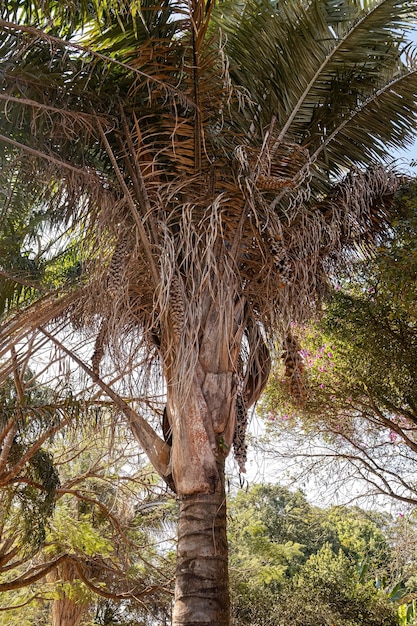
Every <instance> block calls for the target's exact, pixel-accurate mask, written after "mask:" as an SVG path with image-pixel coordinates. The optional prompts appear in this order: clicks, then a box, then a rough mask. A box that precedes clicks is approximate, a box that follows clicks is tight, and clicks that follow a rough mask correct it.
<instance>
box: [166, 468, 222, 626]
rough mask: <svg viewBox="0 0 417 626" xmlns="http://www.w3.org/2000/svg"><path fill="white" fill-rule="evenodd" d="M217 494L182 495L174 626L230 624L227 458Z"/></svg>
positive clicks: (219, 469)
mask: <svg viewBox="0 0 417 626" xmlns="http://www.w3.org/2000/svg"><path fill="white" fill-rule="evenodd" d="M218 471H219V476H220V480H219V481H218V483H217V485H216V489H215V491H214V493H199V494H192V495H187V496H182V497H181V498H180V513H179V522H178V548H177V570H176V586H175V605H174V612H173V620H172V625H173V626H203V625H206V626H208V625H209V624H210V626H214V625H215V626H229V624H230V610H229V607H230V602H229V577H228V550H227V537H226V498H225V489H224V460H219V463H218Z"/></svg>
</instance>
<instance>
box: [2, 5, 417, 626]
mask: <svg viewBox="0 0 417 626" xmlns="http://www.w3.org/2000/svg"><path fill="white" fill-rule="evenodd" d="M0 18H1V19H0V41H1V49H2V60H1V62H0V72H1V81H2V87H1V92H0V100H1V101H2V107H3V109H2V114H3V115H2V134H1V135H0V141H1V143H2V150H3V151H2V155H1V160H2V168H3V172H6V175H4V176H3V181H2V182H3V186H4V187H7V185H8V182H9V180H10V179H11V180H12V181H13V183H14V184H15V185H16V184H17V185H18V187H19V188H23V189H24V187H25V186H26V185H29V187H30V185H33V181H34V180H35V181H36V186H37V187H38V188H39V190H41V191H40V192H39V193H40V194H41V197H42V203H43V205H44V206H48V208H49V210H50V211H51V212H52V213H53V214H54V215H55V216H56V219H57V221H59V220H60V221H61V223H66V224H68V225H70V226H71V228H72V230H73V233H74V236H75V237H76V238H78V239H77V240H78V241H79V249H80V250H81V252H80V265H79V267H80V268H81V272H80V276H79V280H78V284H77V287H74V283H73V282H68V281H66V282H65V283H63V284H62V285H61V288H60V289H55V290H54V291H53V292H52V291H51V292H50V293H49V294H48V293H47V294H44V295H43V296H42V298H41V300H40V302H39V303H38V304H37V305H36V306H33V305H32V307H27V308H25V309H24V310H23V312H20V311H17V313H16V314H15V316H11V315H9V317H8V318H7V319H6V321H5V323H4V325H3V328H2V329H1V332H0V355H3V354H4V355H6V354H7V350H8V349H9V348H10V345H11V344H13V343H17V342H18V341H20V340H21V339H22V337H25V336H26V335H27V334H28V333H29V332H33V331H34V330H36V329H40V332H41V333H44V336H47V337H48V338H49V339H50V340H51V341H52V342H55V344H56V345H59V347H60V349H61V350H63V351H64V352H67V353H70V354H72V356H73V358H74V359H75V360H76V363H77V364H78V365H79V366H80V367H81V368H82V369H84V371H85V372H87V373H88V374H89V375H90V376H91V378H92V379H93V381H94V383H95V385H98V386H99V387H100V388H101V389H102V390H104V391H105V392H106V393H107V394H108V395H109V396H110V397H111V398H112V399H113V400H114V402H115V403H116V404H117V405H118V407H119V408H121V409H122V410H123V411H124V412H125V414H126V416H127V419H128V422H129V424H130V425H131V427H132V430H133V432H134V434H135V437H136V438H137V440H138V442H139V443H140V445H141V446H142V447H143V449H144V450H145V451H146V453H147V454H148V456H149V459H150V461H151V462H152V464H153V465H154V467H155V469H156V470H157V471H158V472H159V474H160V475H161V476H162V477H163V478H164V479H165V481H166V482H167V483H168V484H169V485H170V486H171V487H172V488H173V489H174V490H175V492H176V493H177V495H178V498H179V501H180V517H179V530H178V537H179V542H178V565H177V578H176V601H175V608H174V615H173V623H174V624H175V625H177V626H178V625H180V624H219V625H226V624H228V623H229V606H228V582H227V541H226V509H225V492H224V462H225V458H226V457H227V455H228V453H229V451H230V450H231V448H232V447H234V453H235V457H236V459H237V462H238V464H239V466H240V468H241V470H242V471H243V470H244V463H245V456H246V446H245V442H244V435H245V428H246V420H247V410H248V408H249V407H250V406H252V405H253V404H254V403H255V402H256V400H257V399H258V397H259V395H260V393H261V391H262V389H263V388H264V385H265V383H266V380H267V378H268V373H269V368H270V359H271V354H272V348H273V342H274V341H275V339H276V338H279V337H281V338H284V339H285V338H286V337H287V336H288V333H289V328H290V323H291V322H292V321H300V320H302V319H304V318H305V317H306V316H308V315H309V314H310V313H311V311H312V310H314V309H315V307H316V306H317V303H318V301H319V300H320V295H321V294H322V293H323V291H324V290H325V287H326V282H327V277H328V274H329V271H331V270H332V269H333V267H334V266H335V264H336V262H337V261H338V260H343V259H345V260H348V258H349V257H348V256H346V254H345V251H346V250H347V249H349V247H350V248H351V247H352V246H353V245H361V246H362V247H366V246H368V245H371V244H372V242H373V241H374V240H375V238H376V237H377V235H378V233H379V232H380V231H381V230H382V229H384V227H385V226H386V224H387V222H388V218H389V208H390V203H391V200H392V196H393V194H394V193H395V191H396V190H397V189H398V187H399V185H400V184H401V178H400V177H399V176H397V175H396V174H395V173H393V172H392V171H390V170H389V169H387V168H386V167H385V166H384V159H386V158H387V157H388V156H389V150H390V149H391V148H393V147H394V148H395V147H400V146H403V145H404V144H405V143H406V142H407V141H410V139H411V137H412V135H413V127H414V125H415V121H416V114H417V104H416V94H417V75H416V70H415V67H416V66H415V59H414V57H413V54H412V51H411V50H410V49H409V47H407V44H406V35H407V32H408V31H409V29H410V28H411V26H412V24H413V19H414V18H415V3H414V1H413V0H367V1H366V2H360V1H359V0H337V1H336V0H310V1H309V0H282V1H280V2H273V1H271V0H249V1H248V2H246V3H240V2H238V1H237V0H236V1H234V2H232V1H227V2H222V3H219V4H218V6H215V3H214V2H212V1H210V0H189V1H188V2H178V3H176V2H173V1H171V0H165V1H164V2H161V3H159V4H155V3H153V2H150V0H144V1H143V2H140V3H139V2H138V1H135V0H131V1H130V2H128V1H126V0H106V1H105V2H98V1H94V2H87V1H86V0H71V2H60V1H58V2H57V1H56V0H54V2H49V1H48V0H32V1H30V0H20V1H15V2H9V3H7V5H6V6H5V7H3V8H2V9H1V12H0ZM7 171H12V172H13V176H11V177H8V176H7ZM5 179H6V180H5ZM64 314H65V316H64V317H62V316H63V315H64ZM60 315H61V319H64V321H66V323H67V324H71V323H72V324H74V325H75V326H76V327H77V328H80V327H81V328H83V330H84V333H85V332H87V331H88V330H89V331H90V332H91V334H92V335H95V336H96V340H95V346H94V350H92V352H93V354H92V363H91V367H90V366H88V365H87V364H86V363H85V362H84V361H83V360H82V359H81V358H80V356H77V355H76V354H75V350H74V346H73V343H68V344H66V345H64V344H65V341H64V340H63V339H62V334H61V335H56V334H55V335H54V333H53V332H52V331H51V328H49V330H47V329H46V328H45V324H46V323H47V322H48V320H49V321H50V320H53V319H56V318H57V317H59V316H60ZM291 345H296V342H294V341H291V340H288V341H287V347H288V346H291ZM105 353H107V358H106V359H104V360H103V356H104V354H105ZM79 354H83V355H84V354H85V350H84V352H82V353H79ZM109 356H112V357H113V359H114V362H115V363H116V365H117V367H118V368H119V369H120V371H121V374H122V373H123V372H126V371H128V370H129V369H130V370H131V371H132V370H133V369H134V367H133V365H132V364H134V363H138V362H140V363H141V364H142V365H144V364H146V369H145V370H143V369H142V370H141V371H145V372H146V374H144V375H142V376H141V377H140V376H139V373H138V370H136V371H135V372H134V376H135V379H134V380H135V384H137V385H138V384H139V383H140V382H141V381H142V382H143V387H142V388H141V390H140V391H138V389H137V388H136V389H135V390H134V392H133V391H132V392H131V394H132V396H133V395H135V397H136V398H137V397H138V396H140V394H142V397H145V400H146V402H145V403H144V404H143V406H145V405H146V407H148V408H147V409H146V410H147V411H148V414H149V406H151V408H152V407H153V406H154V405H153V404H152V402H151V399H150V398H149V394H148V395H147V389H146V385H145V383H147V382H149V376H148V374H149V373H152V372H153V373H155V372H157V371H159V372H160V373H161V374H162V377H161V378H160V380H161V381H162V382H161V383H160V386H159V388H160V389H161V387H163V388H164V390H165V396H166V400H165V409H164V411H163V419H162V422H163V426H164V429H163V430H164V434H165V441H164V439H163V438H162V437H161V436H159V435H158V434H157V432H156V431H155V429H154V428H153V427H152V422H151V421H149V420H147V419H146V415H145V413H144V412H141V411H140V404H139V403H138V402H136V404H135V403H134V402H133V400H132V398H131V400H130V401H129V402H126V400H125V399H124V398H122V395H123V393H122V392H121V387H120V385H119V387H112V386H111V385H109V384H108V382H106V380H108V379H106V380H104V379H105V378H106V377H105V372H104V371H103V366H104V365H105V364H106V363H107V362H108V360H109ZM102 362H103V364H102ZM6 369H7V368H6ZM121 374H120V375H121ZM138 376H139V378H138ZM149 389H150V388H149V387H148V390H149ZM117 390H118V391H119V392H120V393H117ZM150 391H152V389H150Z"/></svg>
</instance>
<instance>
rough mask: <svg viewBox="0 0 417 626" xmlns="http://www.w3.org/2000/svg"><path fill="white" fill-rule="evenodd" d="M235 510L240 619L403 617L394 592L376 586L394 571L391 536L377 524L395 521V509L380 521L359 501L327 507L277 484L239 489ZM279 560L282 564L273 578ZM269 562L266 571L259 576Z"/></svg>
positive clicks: (321, 621) (317, 623) (340, 623)
mask: <svg viewBox="0 0 417 626" xmlns="http://www.w3.org/2000/svg"><path fill="white" fill-rule="evenodd" d="M274 512H275V515H274ZM230 515H231V521H230V526H231V531H230V552H231V562H232V564H233V565H234V566H235V567H237V571H235V569H234V568H233V567H232V568H231V573H232V579H231V582H232V601H233V615H234V622H233V623H235V624H236V625H239V626H243V625H245V624H248V625H249V624H250V625H252V624H253V625H256V626H258V625H259V626H264V625H265V624H268V625H271V626H281V625H282V624H284V623H285V624H295V625H299V626H327V625H328V624H334V625H335V626H369V625H372V626H382V625H384V626H395V625H396V624H398V621H397V617H396V609H395V606H394V604H393V600H394V598H391V599H390V598H389V597H388V595H387V594H386V593H385V592H384V591H382V590H379V589H378V588H377V585H376V581H377V580H379V578H378V576H380V575H381V572H382V569H383V570H384V572H385V573H386V574H387V575H389V566H390V563H391V561H392V559H393V557H392V553H391V550H390V548H389V546H388V539H387V537H386V536H385V534H384V533H383V530H382V528H381V527H379V526H378V524H377V523H375V522H376V521H378V523H379V524H383V525H384V527H388V526H387V524H388V521H389V519H388V518H387V516H383V517H382V518H381V517H379V516H378V515H376V516H375V521H373V520H372V516H370V515H369V514H368V513H366V512H364V511H362V510H361V509H359V508H352V509H349V508H346V507H332V508H330V509H328V510H325V509H319V508H318V507H313V506H311V505H310V504H308V502H307V500H306V499H305V497H304V496H303V494H302V493H301V492H295V493H291V492H290V491H288V490H287V489H285V488H281V487H279V486H277V485H255V486H254V487H252V488H251V489H250V490H249V491H248V492H247V493H243V492H240V493H238V494H237V495H236V496H235V497H234V498H232V499H231V502H230ZM297 522H299V524H297ZM349 528H351V533H349ZM288 535H291V536H293V537H294V536H298V538H299V540H302V541H303V545H300V544H296V543H291V542H287V543H284V542H282V540H283V539H284V541H285V538H286V537H287V536H288ZM272 537H275V540H274V539H273V538H272ZM278 537H279V538H280V539H279V540H278ZM329 539H330V541H331V542H329ZM281 542H282V543H281ZM289 548H290V549H289ZM274 560H275V564H276V565H277V566H281V571H280V572H278V571H276V576H275V578H274V579H268V577H267V575H268V573H269V571H270V568H271V565H273V564H274ZM365 561H366V567H365ZM262 566H264V567H265V575H264V576H262V575H259V569H260V568H262ZM283 566H285V567H283Z"/></svg>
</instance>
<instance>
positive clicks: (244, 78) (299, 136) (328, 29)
mask: <svg viewBox="0 0 417 626" xmlns="http://www.w3.org/2000/svg"><path fill="white" fill-rule="evenodd" d="M291 15H293V17H292V18H291ZM415 18H416V8H415V4H414V3H413V2H409V1H404V2H397V1H396V0H375V1H374V2H369V3H367V5H366V7H363V6H362V3H359V2H350V1H345V2H343V3H340V2H311V3H305V2H302V1H299V2H296V1H292V2H285V3H277V4H276V5H270V4H269V2H263V1H261V2H256V3H249V4H247V5H245V9H244V10H243V11H242V14H241V15H239V16H238V17H235V18H234V19H233V20H232V21H231V23H230V22H229V25H228V24H227V19H223V20H222V19H219V23H220V24H221V23H222V21H226V27H227V28H228V31H229V35H228V36H229V42H228V52H229V54H230V57H231V73H232V77H233V79H234V80H235V81H237V82H238V83H239V84H241V85H243V86H245V88H246V89H248V91H249V92H250V93H251V95H252V97H254V105H253V122H254V123H255V124H257V125H259V126H258V128H259V131H258V132H261V129H262V128H265V127H266V126H267V125H269V123H270V121H271V116H272V115H274V116H275V117H276V119H277V126H278V129H279V130H278V132H277V141H283V140H285V139H286V140H290V141H295V142H296V143H299V144H302V145H305V146H306V147H307V148H308V150H309V151H310V153H312V154H314V158H315V159H316V160H318V167H319V169H320V170H323V171H330V172H335V173H337V172H340V168H343V167H349V166H351V165H352V164H354V163H356V164H360V163H365V162H368V161H369V158H370V156H371V157H375V156H383V155H386V154H387V152H388V151H389V149H390V148H391V147H395V148H398V147H399V146H400V145H403V142H404V140H405V139H406V137H407V135H408V136H409V135H410V129H412V128H413V126H414V125H415V118H416V109H415V97H414V95H415V90H416V84H417V80H416V75H415V72H414V65H411V66H410V65H408V64H407V62H409V61H410V56H409V57H408V58H407V57H406V56H405V54H404V52H405V50H406V48H407V44H406V41H405V37H406V33H407V32H408V31H409V30H410V29H411V28H412V27H413V24H415ZM248 41H251V42H253V47H252V45H251V46H250V47H248V46H247V42H248ZM257 49H261V50H262V55H261V56H258V55H257V54H256V50H257ZM403 98H405V99H404V100H402V99H403ZM380 99H381V100H384V103H383V105H382V103H381V106H382V111H381V112H382V115H375V109H374V110H373V111H372V113H370V109H371V108H372V106H371V103H373V102H374V103H375V107H377V106H378V103H379V100H380ZM400 100H402V102H403V106H400V105H399V101H400ZM362 110H364V113H363V122H362V119H361V113H362ZM352 112H355V114H354V115H353V116H352ZM367 112H369V113H368V115H367ZM386 113H388V115H389V118H388V120H387V119H386V117H385V115H386ZM350 116H352V122H351V124H349V123H348V122H347V121H346V120H345V118H346V117H350ZM365 119H366V125H365ZM386 122H388V123H386ZM341 124H342V125H343V128H344V129H345V133H346V134H345V136H343V134H342V133H340V134H339V132H338V131H339V126H340V125H341ZM365 128H366V132H364V131H363V129H365ZM355 129H356V133H357V135H360V141H358V137H356V139H355V141H353V143H352V148H353V150H352V151H351V149H350V147H351V146H350V141H351V139H352V138H353V136H354V134H355ZM349 133H350V136H349ZM330 137H333V138H334V140H335V141H334V142H332V140H330V139H329V138H330ZM352 152H353V153H352Z"/></svg>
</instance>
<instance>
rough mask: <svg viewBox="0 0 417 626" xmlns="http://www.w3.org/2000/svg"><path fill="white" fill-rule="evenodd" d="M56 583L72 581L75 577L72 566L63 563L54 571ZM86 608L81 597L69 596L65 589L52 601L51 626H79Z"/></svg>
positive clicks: (85, 603)
mask: <svg viewBox="0 0 417 626" xmlns="http://www.w3.org/2000/svg"><path fill="white" fill-rule="evenodd" d="M54 578H55V581H56V583H59V582H60V583H72V582H73V581H74V579H75V578H76V572H75V569H74V566H73V565H72V564H71V563H63V564H62V565H61V566H60V567H59V568H58V571H56V573H55V576H54ZM87 609H88V602H86V601H85V599H82V598H75V597H69V596H68V595H67V593H65V591H63V592H62V593H61V594H60V597H59V598H57V599H55V600H54V601H53V603H52V610H51V626H79V624H80V623H81V619H82V618H83V617H84V616H85V613H86V611H87Z"/></svg>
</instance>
